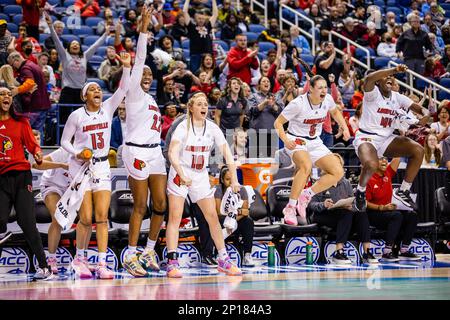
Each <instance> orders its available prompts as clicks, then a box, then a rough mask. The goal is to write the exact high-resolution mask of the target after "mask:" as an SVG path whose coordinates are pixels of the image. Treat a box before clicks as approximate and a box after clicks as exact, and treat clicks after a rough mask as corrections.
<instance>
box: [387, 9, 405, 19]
mask: <svg viewBox="0 0 450 320" xmlns="http://www.w3.org/2000/svg"><path fill="white" fill-rule="evenodd" d="M389 11H392V12H393V13H395V16H396V17H402V16H403V12H402V10H401V9H400V8H397V7H387V8H386V12H389Z"/></svg>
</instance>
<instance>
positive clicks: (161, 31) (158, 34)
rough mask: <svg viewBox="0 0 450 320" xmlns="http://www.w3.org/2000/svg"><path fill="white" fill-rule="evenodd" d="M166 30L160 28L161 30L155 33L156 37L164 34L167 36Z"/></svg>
mask: <svg viewBox="0 0 450 320" xmlns="http://www.w3.org/2000/svg"><path fill="white" fill-rule="evenodd" d="M165 35H166V32H165V31H164V29H160V30H159V32H158V33H157V34H156V35H155V37H158V38H161V37H162V36H165Z"/></svg>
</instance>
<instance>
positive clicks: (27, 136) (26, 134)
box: [22, 120, 41, 155]
mask: <svg viewBox="0 0 450 320" xmlns="http://www.w3.org/2000/svg"><path fill="white" fill-rule="evenodd" d="M23 124H24V125H23V127H24V129H23V131H22V132H23V143H24V145H25V147H26V148H27V150H28V151H29V152H30V153H31V154H32V155H35V154H36V153H38V152H39V151H41V148H40V147H39V145H38V144H37V142H36V138H35V137H34V135H33V131H32V130H31V126H30V123H29V122H28V120H27V121H24V122H23Z"/></svg>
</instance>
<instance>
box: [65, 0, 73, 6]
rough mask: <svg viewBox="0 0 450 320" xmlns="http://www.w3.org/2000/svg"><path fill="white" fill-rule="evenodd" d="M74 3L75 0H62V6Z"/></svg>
mask: <svg viewBox="0 0 450 320" xmlns="http://www.w3.org/2000/svg"><path fill="white" fill-rule="evenodd" d="M74 3H75V0H64V1H63V4H64V7H66V8H68V7H70V6H72V5H73V4H74Z"/></svg>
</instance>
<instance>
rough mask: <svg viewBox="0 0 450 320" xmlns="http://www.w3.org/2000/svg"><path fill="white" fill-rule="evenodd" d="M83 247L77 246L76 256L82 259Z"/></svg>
mask: <svg viewBox="0 0 450 320" xmlns="http://www.w3.org/2000/svg"><path fill="white" fill-rule="evenodd" d="M84 251H85V250H84V249H79V248H77V258H81V259H83V258H84Z"/></svg>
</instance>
